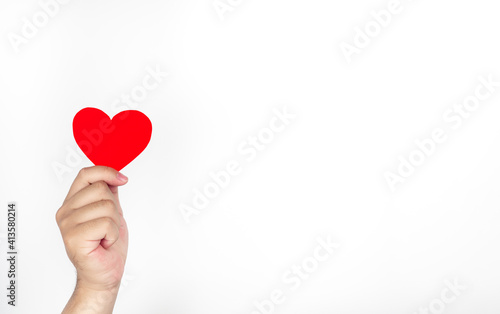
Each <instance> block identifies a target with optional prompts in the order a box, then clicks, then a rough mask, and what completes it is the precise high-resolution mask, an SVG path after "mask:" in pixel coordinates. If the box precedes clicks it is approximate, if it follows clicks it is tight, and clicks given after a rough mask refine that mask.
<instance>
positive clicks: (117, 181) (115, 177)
mask: <svg viewBox="0 0 500 314" xmlns="http://www.w3.org/2000/svg"><path fill="white" fill-rule="evenodd" d="M97 181H104V182H106V183H108V184H109V185H112V186H120V185H124V184H125V183H127V181H128V179H127V177H126V176H124V175H123V174H121V173H120V172H118V171H116V170H115V169H113V168H111V167H105V166H94V167H88V168H82V169H81V170H80V172H79V173H78V175H77V176H76V178H75V181H74V182H73V184H72V185H71V188H70V189H69V192H68V195H67V196H66V199H65V200H64V202H66V201H67V200H69V199H70V198H71V197H72V196H73V195H75V194H76V193H77V192H78V191H80V190H82V189H83V188H85V187H87V186H89V185H91V184H92V183H95V182H97Z"/></svg>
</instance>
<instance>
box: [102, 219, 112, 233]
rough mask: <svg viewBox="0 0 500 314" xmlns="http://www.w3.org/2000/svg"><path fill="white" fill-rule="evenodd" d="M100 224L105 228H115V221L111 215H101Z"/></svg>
mask: <svg viewBox="0 0 500 314" xmlns="http://www.w3.org/2000/svg"><path fill="white" fill-rule="evenodd" d="M102 224H103V226H104V227H105V228H106V230H112V229H114V228H115V222H114V221H113V219H112V218H111V217H103V218H102Z"/></svg>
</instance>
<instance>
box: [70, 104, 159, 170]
mask: <svg viewBox="0 0 500 314" xmlns="http://www.w3.org/2000/svg"><path fill="white" fill-rule="evenodd" d="M152 130H153V126H152V124H151V121H150V120H149V118H148V117H147V116H146V115H145V114H143V113H142V112H140V111H137V110H126V111H122V112H120V113H118V114H117V115H115V116H114V117H113V119H110V118H109V116H108V115H107V114H106V113H104V112H102V111H101V110H99V109H97V108H84V109H82V110H80V111H79V112H78V113H77V114H76V115H75V118H74V119H73V136H74V137H75V140H76V143H77V144H78V146H79V147H80V149H81V150H82V151H83V153H84V154H85V155H86V156H87V157H88V158H89V159H90V161H92V162H93V163H94V165H96V166H108V167H111V168H114V169H116V170H117V171H120V170H121V169H123V168H124V167H125V166H126V165H128V164H129V163H130V162H131V161H132V160H134V159H135V158H136V157H137V156H139V154H140V153H142V152H143V151H144V149H146V146H148V144H149V141H150V139H151V132H152Z"/></svg>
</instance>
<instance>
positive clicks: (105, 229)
mask: <svg viewBox="0 0 500 314" xmlns="http://www.w3.org/2000/svg"><path fill="white" fill-rule="evenodd" d="M119 237H120V229H119V225H117V224H116V223H115V222H114V220H113V219H111V218H110V217H101V218H97V219H93V220H90V221H86V222H84V223H81V224H78V225H76V226H75V227H74V228H72V229H71V230H70V231H68V233H67V235H66V237H64V239H65V241H66V243H67V246H68V247H71V248H79V249H81V251H80V252H81V253H83V254H86V255H88V254H90V253H92V251H94V250H95V249H97V248H99V244H101V245H102V247H103V248H104V249H108V248H109V247H111V246H112V245H113V244H114V243H115V242H116V241H118V239H119ZM101 240H102V241H101Z"/></svg>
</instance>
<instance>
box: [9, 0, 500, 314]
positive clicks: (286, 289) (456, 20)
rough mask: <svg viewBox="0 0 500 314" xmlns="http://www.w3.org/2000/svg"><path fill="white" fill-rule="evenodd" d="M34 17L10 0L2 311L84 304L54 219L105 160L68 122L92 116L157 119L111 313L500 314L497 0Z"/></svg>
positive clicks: (224, 6) (151, 7) (95, 9)
mask: <svg viewBox="0 0 500 314" xmlns="http://www.w3.org/2000/svg"><path fill="white" fill-rule="evenodd" d="M42 3H49V5H45V6H41V5H40V3H39V2H37V1H35V0H32V1H5V0H1V1H0V25H1V27H0V29H1V33H0V35H1V37H0V38H1V40H0V92H1V93H0V105H1V107H0V144H1V152H2V153H1V155H0V161H1V162H0V175H1V180H0V208H2V211H1V213H2V214H1V217H0V219H1V220H0V221H1V225H0V241H1V243H0V247H1V251H0V252H1V253H0V254H1V256H4V254H5V253H6V239H5V234H6V222H5V221H6V218H7V212H6V208H7V203H8V202H10V201H15V202H17V205H18V208H19V215H18V224H19V230H18V239H19V240H18V247H19V256H18V259H19V260H18V264H17V267H18V277H19V280H18V285H19V286H18V291H17V293H18V295H17V306H16V308H13V307H12V306H8V305H7V301H8V300H7V298H6V296H4V295H6V291H7V290H4V292H3V293H1V295H2V296H0V312H1V313H59V312H60V311H61V310H62V309H63V308H64V306H65V304H66V302H67V300H68V299H69V297H70V295H71V293H72V291H73V288H74V284H75V271H74V268H73V265H72V264H71V263H70V262H69V260H68V258H67V256H66V252H65V250H64V246H63V242H62V240H61V236H60V233H59V229H58V227H57V224H56V222H55V213H56V211H57V209H58V208H59V206H60V205H61V203H62V201H63V199H64V197H65V195H66V193H67V192H68V189H69V186H70V184H71V182H72V181H73V179H74V177H75V176H76V174H77V173H78V171H79V169H80V168H82V167H85V166H91V165H92V164H91V162H90V161H89V160H88V159H87V158H86V157H84V156H83V154H82V153H81V151H80V150H79V148H78V147H77V145H76V143H75V141H74V139H73V135H72V127H71V123H72V119H73V117H74V115H75V114H76V113H77V112H78V110H80V109H81V108H84V107H88V106H90V107H97V108H99V109H101V110H103V111H105V112H106V113H108V114H109V115H110V116H113V115H115V114H116V113H118V112H120V111H121V110H127V109H137V110H140V111H142V112H143V113H145V114H146V115H147V116H148V117H149V118H150V119H151V121H152V124H153V135H152V139H151V142H150V144H149V146H148V147H147V149H146V150H145V151H144V152H143V153H142V154H141V155H140V156H139V157H138V158H137V159H136V160H135V161H133V162H132V163H131V164H130V165H128V166H127V167H125V168H124V169H123V170H122V172H123V173H124V174H126V175H127V176H128V177H129V183H128V184H127V185H126V186H125V187H123V188H120V201H121V204H122V207H123V210H124V214H125V218H126V220H127V223H128V226H129V232H130V247H129V256H128V260H127V265H126V272H125V276H124V280H123V282H122V287H121V289H120V293H119V296H118V300H117V302H116V307H115V313H124V314H125V313H183V314H190V313H217V314H222V313H228V314H234V313H248V314H251V313H297V314H299V313H301V314H302V313H303V314H305V313H307V314H309V313H311V314H333V313H345V314H351V313H353V314H354V313H356V314H358V313H367V314H368V313H369V314H372V313H394V314H396V313H409V314H411V313H454V314H475V313H481V314H490V313H498V312H499V311H500V301H499V298H498V293H499V291H500V269H499V262H500V254H499V242H500V229H499V227H500V222H499V218H500V209H499V208H500V180H499V179H498V177H499V174H500V167H499V165H498V160H500V145H499V138H500V137H499V132H500V124H499V123H498V117H499V116H500V103H499V102H500V96H499V94H500V87H499V86H498V85H499V84H498V83H496V82H499V81H500V44H499V40H498V29H500V19H498V9H499V7H498V4H497V3H496V2H494V1H490V0H474V1H472V0H469V1H451V0H443V1H429V0H418V1H416V0H414V1H410V0H401V1H400V2H397V0H395V1H391V0H376V1H375V0H371V1H368V0H365V1H362V0H356V1H352V0H351V1H332V0H330V1H327V0H309V1H295V0H274V1H264V0H241V1H237V0H221V1H216V2H213V0H205V1H201V0H198V1H197V0H183V1H180V0H165V1H159V0H157V1H153V0H133V1H131V0H127V1H123V0H122V1H118V0H109V1H94V0H87V1H77V0H73V1H69V2H68V1H67V3H66V2H64V3H63V1H62V0H61V2H52V3H51V2H50V1H48V0H45V1H42ZM50 3H51V4H50ZM42 7H45V10H46V11H47V12H48V13H50V15H49V14H47V13H45V11H44V9H43V8H42ZM33 20H35V22H33ZM35 24H36V25H35ZM37 25H38V26H37ZM150 72H157V73H160V74H157V81H156V82H157V84H155V88H153V89H151V90H149V91H147V94H146V95H139V94H138V91H140V90H141V86H142V82H143V80H144V78H145V77H146V76H147V75H148V73H150ZM166 73H168V75H167V74H166ZM488 81H489V82H488ZM130 95H132V96H131V97H132V98H131V99H132V101H133V103H132V102H130V104H125V103H123V101H122V100H123V99H125V98H123V97H127V96H130ZM276 111H278V112H282V111H287V112H288V115H289V118H288V120H286V121H285V120H283V121H285V122H286V124H285V123H284V122H283V121H282V120H280V121H281V122H282V124H280V125H281V126H283V127H280V131H279V132H278V131H276V132H273V131H269V130H271V129H269V124H270V123H271V122H274V123H275V125H278V124H279V123H278V122H277V120H276V119H274V118H273V117H275V116H276ZM282 119H285V118H282ZM253 136H257V143H254V144H251V143H252V137H253ZM259 136H260V137H259ZM271 136H272V139H271V138H270V137H271ZM249 137H250V138H249ZM262 142H265V144H263V143H262ZM252 145H255V146H252ZM251 147H254V148H251ZM75 154H76V155H75ZM253 157H255V158H253ZM228 164H229V165H230V167H233V168H235V167H236V166H235V165H238V166H237V167H236V168H237V169H238V173H237V174H234V175H232V176H231V178H230V182H229V184H227V186H225V187H223V188H219V189H220V191H219V193H218V194H217V195H215V196H214V195H212V196H213V198H211V199H208V201H206V202H205V204H201V205H200V204H197V205H199V209H196V208H193V209H194V210H196V211H197V212H198V213H197V214H193V215H191V216H190V217H189V219H188V220H186V219H185V216H183V214H182V213H181V210H180V209H179V208H186V207H183V206H181V204H184V205H185V206H190V207H192V206H194V205H193V198H194V197H195V195H196V193H197V192H195V191H201V192H200V193H205V192H203V191H204V190H205V189H206V188H207V186H209V187H211V188H212V192H213V188H214V182H215V181H214V179H213V178H212V177H211V176H210V174H211V173H219V172H220V171H222V170H224V169H225V168H226V167H227V166H228ZM56 169H58V170H57V171H56ZM61 169H63V170H61ZM388 180H389V181H388ZM211 188H208V189H209V190H210V189H211ZM214 193H215V192H214ZM205 196H206V195H205ZM199 200H200V196H199V195H198V201H199ZM2 236H3V237H2ZM318 241H319V242H321V241H323V242H328V241H330V242H331V243H333V245H332V244H331V243H330V244H331V245H330V246H327V245H324V244H323V246H320V244H319V242H318ZM324 247H326V249H325V248H324ZM320 253H321V258H319V257H320ZM327 253H328V254H327ZM2 261H3V262H2V263H0V264H1V267H2V268H1V269H0V282H1V286H2V287H5V286H6V285H7V268H6V266H7V264H6V261H5V258H2ZM425 311H428V312H425Z"/></svg>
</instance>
